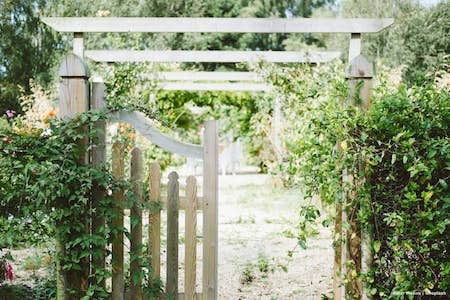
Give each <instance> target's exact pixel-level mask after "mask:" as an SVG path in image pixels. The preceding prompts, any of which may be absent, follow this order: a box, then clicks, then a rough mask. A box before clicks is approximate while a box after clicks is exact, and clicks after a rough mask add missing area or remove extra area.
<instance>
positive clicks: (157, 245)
mask: <svg viewBox="0 0 450 300" xmlns="http://www.w3.org/2000/svg"><path fill="white" fill-rule="evenodd" d="M149 195H150V202H151V207H150V211H149V216H148V218H149V222H148V223H149V225H148V237H149V245H148V262H149V264H150V266H151V269H152V275H153V277H154V278H159V277H161V209H159V207H160V206H159V205H160V204H159V202H160V201H161V167H160V165H159V164H158V163H156V162H155V163H152V164H151V165H150V175H149Z"/></svg>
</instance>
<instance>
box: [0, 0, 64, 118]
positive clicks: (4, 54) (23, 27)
mask: <svg viewBox="0 0 450 300" xmlns="http://www.w3.org/2000/svg"><path fill="white" fill-rule="evenodd" d="M45 6H46V1H45V0H33V1H30V0H6V1H2V2H0V32H1V33H2V38H1V39H0V114H3V113H4V111H6V110H7V109H13V110H16V111H20V110H21V107H20V104H19V102H18V98H19V96H20V95H21V94H22V93H25V94H28V93H30V79H32V78H34V79H35V80H36V81H37V82H38V83H39V84H41V85H43V86H47V85H48V84H49V83H50V82H51V80H52V78H53V72H52V70H53V67H54V66H55V62H56V57H57V53H58V52H59V51H60V50H61V48H62V47H61V46H62V44H61V42H59V41H58V36H57V35H56V34H55V33H54V32H52V31H51V30H50V29H49V28H47V27H46V26H44V25H43V24H42V23H41V22H40V20H39V15H40V12H41V9H43V8H45Z"/></svg>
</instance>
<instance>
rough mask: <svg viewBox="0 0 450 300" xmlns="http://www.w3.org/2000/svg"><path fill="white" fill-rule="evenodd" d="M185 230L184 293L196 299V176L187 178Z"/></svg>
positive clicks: (187, 297)
mask: <svg viewBox="0 0 450 300" xmlns="http://www.w3.org/2000/svg"><path fill="white" fill-rule="evenodd" d="M185 231H186V233H185V244H184V247H185V260H184V265H185V269H184V281H185V283H184V294H185V296H186V299H194V296H195V282H196V266H197V180H196V179H195V177H194V176H189V177H188V178H187V180H186V215H185Z"/></svg>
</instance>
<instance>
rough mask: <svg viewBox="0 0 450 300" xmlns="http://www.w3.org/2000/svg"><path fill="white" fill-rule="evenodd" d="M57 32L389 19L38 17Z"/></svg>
mask: <svg viewBox="0 0 450 300" xmlns="http://www.w3.org/2000/svg"><path fill="white" fill-rule="evenodd" d="M42 21H43V22H44V23H46V24H47V25H49V26H50V27H52V28H54V29H55V30H56V31H59V32H236V33H300V32H310V33H353V32H359V33H369V32H378V31H380V30H382V29H384V28H386V27H388V26H390V25H391V24H392V23H393V22H394V21H393V19H361V18H357V19H356V18H338V19H335V18H290V19H281V18H123V17H120V18H115V17H108V18H98V17H97V18H86V17H82V18H81V17H74V18H72V17H71V18H60V17H58V18H55V17H47V18H42Z"/></svg>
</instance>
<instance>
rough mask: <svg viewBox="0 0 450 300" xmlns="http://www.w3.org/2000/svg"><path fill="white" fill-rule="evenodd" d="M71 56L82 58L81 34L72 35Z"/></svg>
mask: <svg viewBox="0 0 450 300" xmlns="http://www.w3.org/2000/svg"><path fill="white" fill-rule="evenodd" d="M73 54H75V55H77V56H79V57H81V58H84V38H83V33H82V32H74V33H73Z"/></svg>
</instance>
